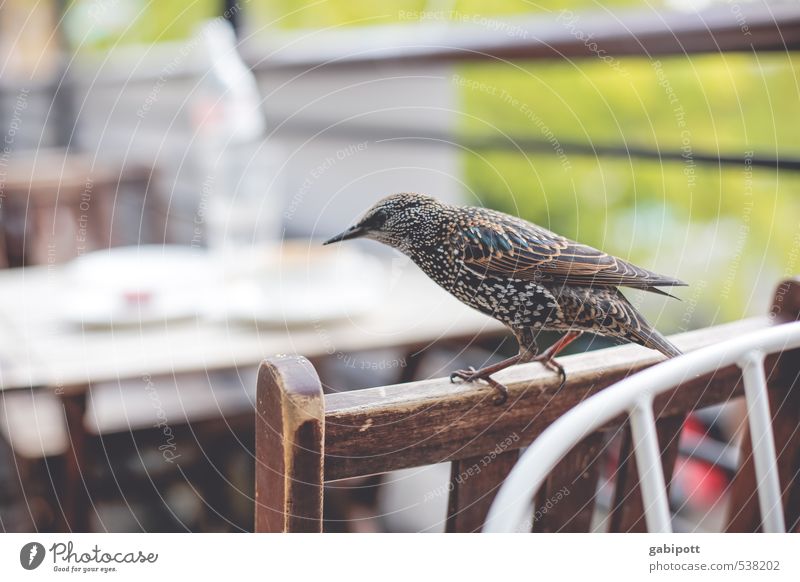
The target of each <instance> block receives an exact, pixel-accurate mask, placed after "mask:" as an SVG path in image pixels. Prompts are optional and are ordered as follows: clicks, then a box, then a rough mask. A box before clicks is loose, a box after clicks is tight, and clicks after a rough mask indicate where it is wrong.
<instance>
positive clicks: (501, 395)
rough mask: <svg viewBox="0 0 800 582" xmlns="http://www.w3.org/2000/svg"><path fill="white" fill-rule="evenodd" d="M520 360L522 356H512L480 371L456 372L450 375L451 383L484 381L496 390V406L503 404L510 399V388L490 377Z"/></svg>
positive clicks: (472, 369)
mask: <svg viewBox="0 0 800 582" xmlns="http://www.w3.org/2000/svg"><path fill="white" fill-rule="evenodd" d="M519 360H520V355H519V354H517V355H516V356H511V357H510V358H506V359H505V360H502V361H500V362H497V363H496V364H492V365H491V366H486V367H484V368H481V369H480V370H476V369H475V368H469V369H467V370H456V371H455V372H453V373H452V374H450V381H451V382H454V381H455V379H456V378H461V379H462V380H464V381H465V382H475V381H476V380H483V381H484V382H486V383H487V384H489V386H491V387H492V388H494V390H495V392H496V393H497V395H496V396H495V398H494V403H495V404H496V405H498V406H499V405H501V404H503V403H504V402H505V401H506V400H507V399H508V388H506V387H505V386H503V385H502V384H501V383H500V382H498V381H497V380H495V379H493V378H491V377H490V376H491V375H492V374H494V373H496V372H499V371H500V370H504V369H506V368H508V367H509V366H513V365H514V364H516V363H517V362H519Z"/></svg>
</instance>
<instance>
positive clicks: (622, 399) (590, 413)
mask: <svg viewBox="0 0 800 582" xmlns="http://www.w3.org/2000/svg"><path fill="white" fill-rule="evenodd" d="M799 347H800V322H797V323H789V324H785V325H778V326H775V327H771V328H768V329H765V330H762V331H758V332H755V333H753V334H750V335H747V336H745V337H741V338H736V339H733V340H730V341H726V342H724V343H721V344H717V345H713V346H709V347H707V348H702V349H699V350H697V351H694V352H691V353H689V354H685V355H683V356H680V357H678V358H674V359H671V360H667V361H666V362H663V363H661V364H658V365H656V366H653V367H652V368H648V369H646V370H644V371H642V372H640V373H638V374H635V375H634V376H631V377H629V378H626V379H625V380H622V381H621V382H618V383H617V384H615V385H613V386H610V387H609V388H607V389H605V390H603V391H602V392H600V393H599V394H596V395H594V396H592V397H591V398H589V399H587V400H586V401H584V402H582V403H581V404H579V405H577V406H575V407H574V408H573V409H571V410H570V411H569V412H567V413H566V414H564V415H563V416H562V417H560V418H559V419H558V420H557V421H555V422H554V423H553V424H552V425H551V426H550V427H548V428H547V430H545V431H544V432H543V433H542V434H541V435H540V436H539V438H537V439H536V440H535V441H534V442H533V443H532V444H531V446H530V447H529V448H528V450H527V451H525V453H524V454H523V455H522V456H521V457H520V459H519V461H518V462H517V464H516V465H515V466H514V468H513V470H512V471H511V473H510V474H509V475H508V477H507V478H506V480H505V482H504V483H503V485H502V487H501V488H500V490H499V492H498V494H497V497H496V498H495V500H494V503H493V504H492V507H491V509H490V511H489V515H488V518H487V521H486V525H485V527H484V529H483V531H486V532H510V531H520V528H521V526H522V524H523V523H524V522H526V521H529V520H530V516H531V514H532V500H533V496H534V494H535V493H536V492H537V491H538V490H539V488H540V487H541V486H542V484H543V483H544V481H545V479H546V478H547V476H548V474H549V473H550V472H551V471H552V470H553V469H554V468H555V466H556V464H557V463H558V462H559V461H560V460H561V459H562V458H563V457H564V456H565V455H566V454H567V453H568V452H569V451H570V450H571V449H572V448H573V447H574V446H575V445H576V444H578V443H579V442H580V441H581V440H583V439H584V438H585V437H586V436H588V435H589V434H591V433H592V432H594V431H596V430H597V429H598V428H600V427H601V426H603V425H604V424H605V423H607V422H608V421H610V420H611V419H613V418H615V417H617V416H618V415H620V414H622V413H625V412H627V414H628V416H629V419H630V425H631V431H632V434H633V442H634V446H635V455H636V465H637V468H638V472H639V479H640V482H641V488H642V498H643V501H644V509H645V520H646V523H647V529H648V530H649V531H651V532H671V531H672V524H671V519H670V512H669V505H668V502H667V490H666V485H665V480H664V472H663V468H662V465H661V459H660V455H659V447H658V440H657V437H656V425H655V419H654V415H653V398H654V397H655V396H657V395H658V394H661V393H663V392H666V391H668V390H671V389H673V388H675V387H676V386H678V385H680V384H681V382H683V381H685V380H687V379H689V378H692V377H696V376H701V375H705V374H708V373H711V372H713V371H715V370H718V369H721V368H723V367H725V366H729V365H732V364H736V365H737V366H738V367H739V368H741V370H742V378H743V381H744V392H745V400H746V402H747V416H748V422H749V427H750V435H751V439H752V446H753V457H754V463H755V471H756V478H757V480H756V483H757V488H758V501H759V507H760V510H761V516H762V520H763V529H764V531H766V532H784V531H786V526H785V524H784V517H783V509H782V505H781V493H780V485H779V482H778V467H777V461H776V454H775V440H774V437H773V434H772V425H771V418H770V409H769V402H768V396H767V383H766V374H765V371H764V358H765V357H766V356H767V355H769V354H773V353H777V352H782V351H785V350H790V349H795V348H799Z"/></svg>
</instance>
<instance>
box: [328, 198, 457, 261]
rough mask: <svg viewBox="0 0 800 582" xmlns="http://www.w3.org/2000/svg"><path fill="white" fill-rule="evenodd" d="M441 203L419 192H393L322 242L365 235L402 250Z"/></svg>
mask: <svg viewBox="0 0 800 582" xmlns="http://www.w3.org/2000/svg"><path fill="white" fill-rule="evenodd" d="M444 207H445V205H444V204H442V203H441V202H439V201H438V200H436V199H434V198H431V197H430V196H424V195H422V194H392V195H391V196H387V197H386V198H384V199H383V200H381V201H380V202H378V203H377V204H375V205H374V206H373V207H372V208H370V209H369V210H367V211H366V212H365V213H364V215H363V216H362V217H361V219H360V220H359V221H358V222H356V223H355V224H354V225H353V226H351V227H350V228H348V229H347V230H345V231H344V232H342V233H340V234H337V235H336V236H334V237H332V238H330V239H328V240H326V241H325V242H324V243H323V244H326V245H329V244H331V243H335V242H340V241H343V240H349V239H351V238H368V239H372V240H376V241H378V242H382V243H384V244H387V245H389V246H391V247H394V248H397V249H400V250H404V249H406V248H407V247H408V246H412V243H413V242H414V241H415V240H417V241H420V242H424V241H422V240H421V237H424V236H425V233H426V232H427V231H428V230H429V229H430V227H431V226H432V222H435V220H436V218H437V216H438V215H439V211H440V210H442V209H443V208H444Z"/></svg>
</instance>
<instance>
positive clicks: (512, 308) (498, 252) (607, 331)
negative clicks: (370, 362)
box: [324, 194, 686, 404]
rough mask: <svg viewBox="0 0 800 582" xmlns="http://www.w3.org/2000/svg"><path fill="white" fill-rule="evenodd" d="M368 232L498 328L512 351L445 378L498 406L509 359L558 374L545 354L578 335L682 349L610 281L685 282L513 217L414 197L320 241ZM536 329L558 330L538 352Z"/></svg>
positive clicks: (399, 197)
mask: <svg viewBox="0 0 800 582" xmlns="http://www.w3.org/2000/svg"><path fill="white" fill-rule="evenodd" d="M354 238H368V239H372V240H375V241H378V242H381V243H384V244H386V245H389V246H390V247H393V248H395V249H397V250H399V251H401V252H402V253H404V254H406V255H408V257H410V258H411V260H412V261H414V263H416V264H417V265H418V266H419V267H420V268H421V269H422V270H423V271H424V272H425V274H426V275H428V276H429V277H430V278H431V279H433V280H434V281H435V282H436V283H438V284H439V285H440V286H441V287H443V288H444V289H445V290H447V291H449V292H450V293H451V294H453V295H454V296H456V297H457V298H458V299H460V300H461V301H462V302H464V303H466V304H467V305H469V306H470V307H472V308H474V309H477V310H478V311H480V312H481V313H484V314H486V315H488V316H490V317H493V318H495V319H497V320H499V321H500V322H501V323H503V324H505V325H506V326H507V327H508V328H509V329H510V330H511V331H512V333H513V334H514V336H515V337H516V339H517V341H518V342H519V353H518V354H517V355H515V356H513V357H511V358H508V359H505V360H503V361H501V362H498V363H497V364H494V365H491V366H486V367H484V368H481V369H480V370H476V369H474V368H470V369H468V370H458V371H456V372H453V373H452V374H451V376H450V379H451V380H455V379H456V378H460V379H462V380H464V381H467V382H472V381H476V380H483V381H485V382H487V383H488V384H489V385H491V386H492V387H493V388H494V389H495V390H496V391H497V397H496V399H495V402H497V403H498V404H502V403H503V402H505V400H506V398H507V396H508V391H507V389H506V388H505V386H503V385H502V384H500V383H499V382H497V381H496V380H494V379H493V378H491V375H492V374H494V373H496V372H498V371H500V370H502V369H504V368H506V367H508V366H511V365H514V364H517V363H523V362H540V363H542V364H543V365H545V366H546V367H548V368H550V369H552V370H554V371H556V372H558V373H559V374H560V375H561V379H562V385H563V383H564V381H565V380H566V375H565V373H564V368H563V367H562V366H561V365H560V364H559V363H558V362H557V361H555V360H554V359H553V358H554V357H555V356H556V355H558V353H559V352H561V350H563V349H564V348H565V347H567V346H568V345H569V344H570V343H572V342H573V341H574V340H575V339H576V338H578V337H579V336H580V335H581V334H582V333H584V332H590V333H593V334H597V335H602V336H606V337H610V338H614V339H616V340H619V341H622V342H632V343H635V344H639V345H642V346H645V347H648V348H651V349H654V350H658V351H659V352H661V353H662V354H664V355H665V356H667V357H673V356H677V355H679V354H680V353H681V352H680V351H679V350H678V349H677V348H676V347H675V346H674V345H672V344H671V343H670V342H669V341H668V340H667V339H666V338H664V337H663V336H662V335H661V334H659V333H658V332H657V331H656V330H655V329H654V328H653V327H652V326H651V325H650V324H649V323H647V321H646V320H645V319H644V317H642V315H641V314H640V313H639V312H638V311H637V310H636V309H635V308H634V307H633V305H631V304H630V302H629V301H628V300H627V299H626V298H625V297H624V296H623V295H622V293H621V292H620V291H619V289H618V287H619V286H624V287H631V288H634V289H643V290H645V291H651V292H654V293H659V294H662V295H669V294H668V293H665V292H664V291H661V290H660V289H658V287H672V286H678V285H686V283H684V282H682V281H679V280H678V279H674V278H672V277H665V276H663V275H659V274H657V273H654V272H652V271H648V270H646V269H642V268H640V267H637V266H635V265H632V264H631V263H628V262H627V261H623V260H622V259H618V258H616V257H612V256H611V255H609V254H607V253H604V252H602V251H599V250H597V249H594V248H592V247H590V246H587V245H583V244H580V243H577V242H574V241H571V240H569V239H567V238H565V237H563V236H560V235H558V234H556V233H554V232H551V231H549V230H547V229H545V228H542V227H541V226H537V225H535V224H532V223H530V222H527V221H525V220H522V219H521V218H517V217H515V216H511V215H508V214H504V213H502V212H498V211H496V210H490V209H488V208H479V207H473V206H452V205H449V204H444V203H442V202H439V201H438V200H436V199H434V198H431V197H429V196H423V195H420V194H394V195H392V196H388V197H387V198H384V199H383V200H381V201H380V202H378V203H377V204H375V205H374V206H373V207H372V208H370V209H369V210H368V211H367V212H366V213H365V214H364V216H363V217H362V218H361V220H359V221H358V222H357V223H356V224H355V225H354V226H351V227H350V228H348V229H347V230H345V231H344V232H343V233H341V234H339V235H337V236H334V237H333V238H331V239H329V240H328V241H326V242H325V243H324V244H331V243H335V242H339V241H344V240H349V239H354ZM540 330H552V331H557V332H564V334H565V335H564V336H563V337H562V338H561V339H559V340H558V341H557V342H555V343H554V344H553V345H552V346H550V347H549V348H547V349H546V350H545V351H544V352H542V353H541V354H540V353H539V350H538V348H537V345H536V336H537V334H538V332H539V331H540Z"/></svg>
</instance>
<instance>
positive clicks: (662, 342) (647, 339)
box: [633, 327, 683, 358]
mask: <svg viewBox="0 0 800 582" xmlns="http://www.w3.org/2000/svg"><path fill="white" fill-rule="evenodd" d="M633 336H634V338H636V339H637V340H638V341H639V342H640V343H641V344H642V345H643V346H645V347H648V348H650V349H651V350H658V351H659V352H661V353H662V354H664V355H665V356H667V357H668V358H674V357H676V356H680V355H681V354H682V353H683V352H681V351H680V350H679V349H678V348H677V347H675V345H674V344H673V343H672V342H671V341H669V340H668V339H667V338H665V337H664V336H663V335H661V334H660V333H658V332H657V331H656V330H655V329H653V328H652V327H646V328H644V329H642V330H636V331H634V332H633Z"/></svg>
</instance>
